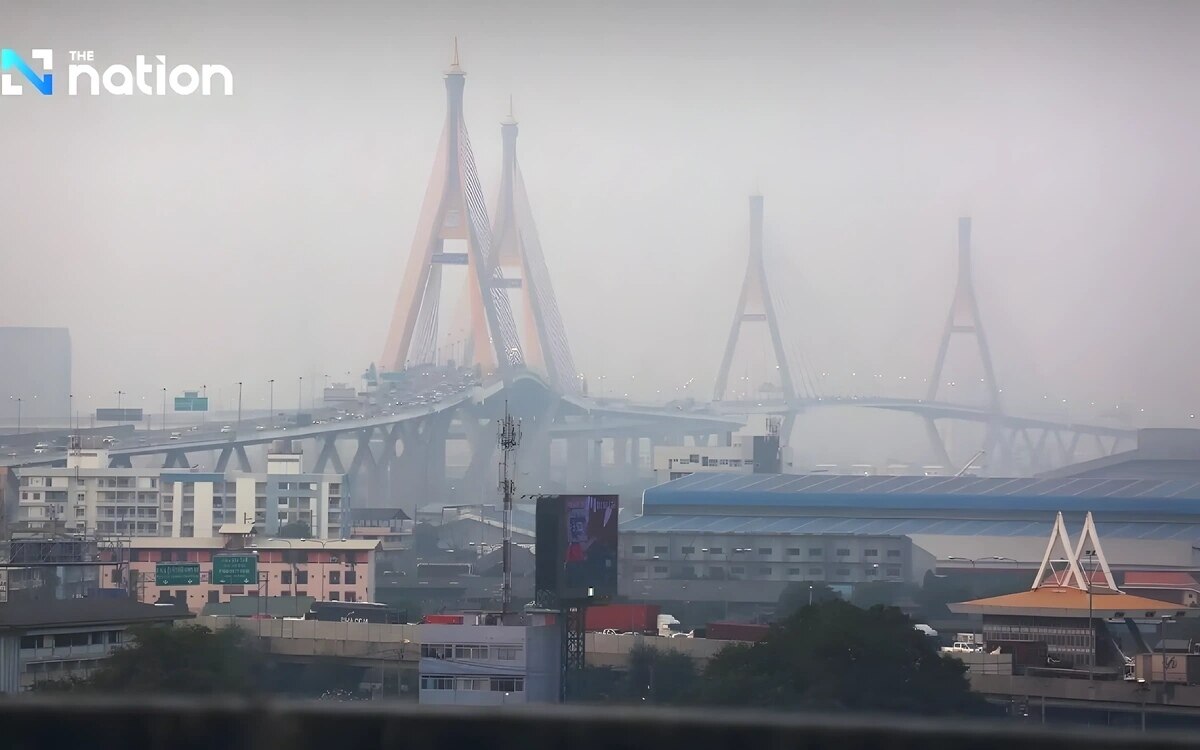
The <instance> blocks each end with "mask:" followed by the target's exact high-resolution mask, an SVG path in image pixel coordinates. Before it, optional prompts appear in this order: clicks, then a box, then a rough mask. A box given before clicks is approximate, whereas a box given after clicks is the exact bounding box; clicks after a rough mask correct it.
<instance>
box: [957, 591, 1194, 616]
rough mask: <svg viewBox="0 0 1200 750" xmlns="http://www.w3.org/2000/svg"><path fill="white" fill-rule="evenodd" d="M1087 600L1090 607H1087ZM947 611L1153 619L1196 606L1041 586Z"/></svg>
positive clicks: (1187, 613) (1181, 613) (1187, 612)
mask: <svg viewBox="0 0 1200 750" xmlns="http://www.w3.org/2000/svg"><path fill="white" fill-rule="evenodd" d="M1089 599H1090V606H1089ZM948 606H949V607H950V611H951V612H955V613H957V614H968V615H976V614H981V615H1032V616H1039V617H1087V616H1088V612H1089V611H1090V612H1091V613H1092V616H1093V617H1102V618H1123V617H1130V618H1134V619H1147V620H1153V619H1158V618H1160V617H1197V616H1200V608H1195V607H1185V606H1182V605H1180V604H1176V603H1172V602H1164V601H1159V600H1157V599H1148V598H1146V597H1144V596H1135V595H1133V594H1125V593H1121V592H1114V591H1110V590H1108V589H1094V590H1093V591H1092V594H1091V596H1090V597H1089V596H1088V592H1086V591H1084V590H1083V589H1079V588H1074V587H1068V586H1063V587H1058V586H1042V587H1040V588H1036V589H1032V590H1030V591H1020V592H1018V593H1016V594H1004V595H1003V596H992V597H988V598H986V599H975V600H973V601H969V602H960V603H958V604H950V605H948Z"/></svg>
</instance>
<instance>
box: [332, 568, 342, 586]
mask: <svg viewBox="0 0 1200 750" xmlns="http://www.w3.org/2000/svg"><path fill="white" fill-rule="evenodd" d="M329 582H330V583H333V584H338V583H341V582H342V571H340V570H331V571H329Z"/></svg>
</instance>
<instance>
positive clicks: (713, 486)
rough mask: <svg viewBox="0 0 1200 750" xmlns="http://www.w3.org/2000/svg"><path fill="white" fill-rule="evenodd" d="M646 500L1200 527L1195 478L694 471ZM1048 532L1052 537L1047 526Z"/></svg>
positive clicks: (663, 509) (655, 507)
mask: <svg viewBox="0 0 1200 750" xmlns="http://www.w3.org/2000/svg"><path fill="white" fill-rule="evenodd" d="M644 501H645V502H644V508H643V513H645V514H646V516H645V517H644V518H649V517H650V516H652V515H653V516H657V515H661V514H674V515H687V510H685V509H695V510H696V511H698V512H707V511H706V509H708V508H711V509H712V510H713V511H716V512H722V511H723V512H725V513H727V514H730V515H740V514H738V510H739V509H742V508H744V509H745V512H746V514H747V515H754V510H753V509H755V508H761V509H764V511H765V509H768V508H769V509H771V512H774V513H778V512H780V511H784V512H786V511H788V510H792V511H796V512H797V513H794V514H793V515H797V514H800V513H803V514H805V515H807V516H812V517H814V518H813V519H811V520H818V519H819V517H826V516H827V517H830V518H836V517H837V516H839V515H841V513H842V512H846V511H852V512H856V513H857V514H858V515H859V516H861V515H862V514H863V513H864V512H872V511H877V512H881V513H887V514H888V515H892V516H898V515H903V513H904V512H905V511H909V512H912V511H919V512H921V514H922V515H929V514H931V513H937V512H939V511H942V512H946V513H947V514H950V515H951V516H961V515H964V514H968V515H969V514H970V513H971V512H973V511H975V512H979V511H982V512H986V513H988V514H989V515H995V514H1000V515H1013V516H1020V515H1022V514H1028V515H1030V516H1033V517H1030V518H1029V519H1028V520H1031V521H1032V520H1041V516H1042V514H1044V513H1054V512H1058V511H1063V512H1064V513H1083V512H1086V511H1097V512H1100V511H1103V515H1104V516H1105V517H1111V515H1112V514H1114V513H1115V514H1138V515H1143V514H1147V513H1150V514H1164V515H1171V516H1188V515H1195V516H1196V520H1197V521H1198V522H1200V480H1195V479H1170V480H1152V479H1114V478H1104V477H1095V478H1081V477H1077V478H1070V477H1067V478H1061V479H1004V478H994V479H993V478H986V479H985V478H979V477H891V476H841V475H836V476H835V475H828V474H803V475H792V474H725V473H696V474H692V475H690V476H686V477H683V478H681V479H676V480H674V481H672V482H667V483H666V484H662V485H659V486H657V487H651V488H650V489H648V490H646V491H645V494H644ZM818 509H833V510H834V512H817V510H818ZM1098 517H1099V516H1098ZM641 520H642V519H636V520H635V521H631V522H630V523H635V522H637V521H641ZM775 520H776V521H778V520H780V519H778V518H777V519H775ZM925 520H929V519H925ZM953 522H955V521H947V523H953ZM957 522H960V523H961V522H962V521H957ZM1176 526H1178V524H1176ZM623 528H624V527H623ZM896 533H917V532H910V531H898V532H896ZM929 533H951V532H939V531H931V532H929ZM1046 533H1049V527H1047V529H1046ZM1022 534H1024V532H1022Z"/></svg>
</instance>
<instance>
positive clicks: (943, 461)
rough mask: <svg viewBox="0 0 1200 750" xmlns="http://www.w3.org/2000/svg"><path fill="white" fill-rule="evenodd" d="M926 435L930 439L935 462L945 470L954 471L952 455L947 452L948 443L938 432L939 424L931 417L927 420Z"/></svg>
mask: <svg viewBox="0 0 1200 750" xmlns="http://www.w3.org/2000/svg"><path fill="white" fill-rule="evenodd" d="M925 435H926V436H927V437H928V438H929V447H930V448H931V449H932V451H933V458H934V460H935V461H937V462H938V463H939V464H940V465H941V466H943V467H944V468H945V469H947V470H950V469H952V468H953V467H952V466H951V465H950V454H949V453H948V452H947V451H946V442H945V441H944V440H943V439H942V433H941V432H939V431H938V428H937V423H936V422H934V421H933V419H932V418H931V417H926V418H925Z"/></svg>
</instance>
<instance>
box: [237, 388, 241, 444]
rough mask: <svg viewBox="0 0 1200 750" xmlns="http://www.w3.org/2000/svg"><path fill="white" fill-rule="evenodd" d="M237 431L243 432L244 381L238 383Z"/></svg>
mask: <svg viewBox="0 0 1200 750" xmlns="http://www.w3.org/2000/svg"><path fill="white" fill-rule="evenodd" d="M237 431H238V432H241V431H242V381H240V380H239V381H238V418H237Z"/></svg>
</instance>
